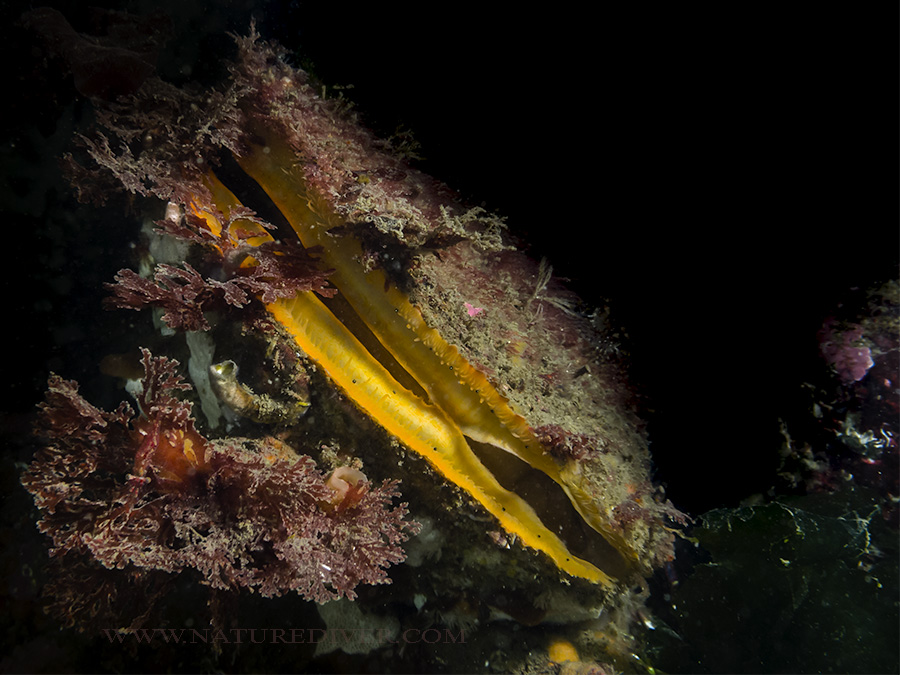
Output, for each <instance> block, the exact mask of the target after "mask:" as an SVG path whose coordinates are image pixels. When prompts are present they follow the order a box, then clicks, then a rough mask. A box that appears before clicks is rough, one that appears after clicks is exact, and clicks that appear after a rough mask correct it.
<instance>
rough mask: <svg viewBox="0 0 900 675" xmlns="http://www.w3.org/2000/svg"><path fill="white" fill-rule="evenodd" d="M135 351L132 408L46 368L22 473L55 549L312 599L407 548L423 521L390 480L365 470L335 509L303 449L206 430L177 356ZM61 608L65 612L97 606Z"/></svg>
mask: <svg viewBox="0 0 900 675" xmlns="http://www.w3.org/2000/svg"><path fill="white" fill-rule="evenodd" d="M143 363H144V368H145V372H146V374H145V378H144V380H143V391H142V392H141V393H140V394H139V395H138V396H137V403H138V407H139V409H140V413H139V414H137V415H136V414H135V413H134V411H133V410H132V408H131V406H129V405H128V404H126V403H123V404H122V405H120V406H119V408H118V409H117V410H116V411H115V412H112V413H110V412H106V411H103V410H100V409H98V408H96V407H94V406H92V405H91V404H90V403H88V402H87V401H86V400H85V399H84V398H83V397H82V396H81V395H80V394H79V393H78V385H77V384H76V383H75V382H72V381H67V380H64V379H62V378H60V377H59V376H57V375H52V376H51V377H50V383H49V389H48V391H47V396H46V401H45V402H44V403H43V404H41V406H40V421H39V428H40V429H41V433H42V435H43V437H44V438H45V445H44V446H43V447H42V448H41V449H40V450H39V451H38V452H37V454H36V455H35V458H34V461H33V462H32V463H31V465H30V466H29V467H28V468H27V470H26V471H25V473H24V475H23V478H22V482H23V484H24V485H25V487H26V488H27V489H28V491H29V492H31V494H32V495H33V496H34V499H35V503H36V505H37V507H38V509H39V510H40V513H41V519H40V522H39V528H40V530H41V531H42V532H44V533H46V534H48V535H49V536H50V537H51V539H52V540H53V549H52V551H51V554H52V555H53V556H55V557H63V556H69V555H71V556H73V561H78V562H77V564H78V566H79V569H81V570H82V572H83V574H82V576H84V575H85V574H87V575H88V576H89V571H90V570H91V569H96V570H98V571H99V570H100V568H99V567H96V563H99V564H100V565H102V566H103V568H106V570H123V572H122V573H123V575H126V576H130V577H135V578H138V579H141V578H143V577H144V576H146V575H153V578H154V579H155V578H156V577H155V575H156V574H157V573H159V572H166V573H175V572H181V571H183V570H187V569H193V570H196V571H197V572H199V574H200V575H201V576H202V578H203V583H205V584H207V585H209V586H211V587H212V588H216V589H236V588H241V587H243V588H249V589H252V590H256V591H258V592H259V593H260V594H262V595H264V596H266V597H270V596H277V595H281V594H284V593H288V592H291V591H296V592H297V593H299V594H300V595H301V596H303V597H304V598H307V599H310V600H314V601H317V602H325V601H327V600H332V599H335V598H340V597H347V598H350V599H353V598H355V597H356V594H355V591H354V588H355V587H356V586H357V585H358V584H360V583H369V584H382V583H390V579H389V578H388V577H387V573H386V568H387V567H389V566H390V565H392V564H395V563H398V562H402V561H403V560H404V559H405V555H404V553H403V550H402V548H401V546H400V545H401V544H402V542H404V541H405V540H406V539H407V537H408V535H409V534H410V533H415V532H416V531H417V529H418V525H417V524H416V523H414V522H410V521H408V520H405V518H406V515H407V508H406V504H400V505H399V506H392V502H393V500H394V498H395V497H397V496H398V495H399V493H398V492H397V482H396V481H385V482H384V483H383V484H382V485H380V486H377V487H371V486H369V484H368V482H362V483H361V486H360V488H359V489H358V490H357V491H356V493H355V499H354V500H353V503H352V504H350V505H349V506H347V508H341V509H335V508H332V504H331V502H332V500H333V499H334V491H333V489H332V488H331V487H329V486H328V485H327V484H326V480H325V477H324V476H323V475H322V473H321V472H319V471H318V470H317V469H316V466H315V462H314V461H313V460H312V459H311V458H309V457H306V456H301V457H299V458H292V459H288V458H285V456H284V455H278V456H275V455H272V454H271V453H266V452H264V451H260V450H261V449H262V448H261V447H260V446H261V445H262V444H263V442H262V441H252V440H247V439H223V440H220V441H208V440H207V439H205V438H203V437H202V436H201V435H200V434H199V433H198V432H197V431H196V429H195V428H194V423H193V419H192V418H191V414H190V412H191V408H190V404H189V403H187V402H185V401H183V400H181V399H180V398H178V397H177V396H176V393H177V392H179V391H183V390H186V389H189V388H190V386H189V385H188V384H186V383H185V382H183V381H182V379H181V377H180V376H179V375H178V373H177V371H176V367H177V365H178V362H177V361H174V360H171V359H166V358H164V357H158V358H157V357H152V356H151V355H150V353H149V351H147V350H143ZM263 450H264V449H263ZM91 561H93V562H91ZM107 577H108V573H107V572H105V571H104V572H103V578H104V579H107ZM148 578H150V577H148ZM72 593H76V594H77V593H78V591H77V589H76V588H74V587H73V589H72ZM79 597H81V596H79ZM85 597H86V596H85ZM75 600H76V598H75V597H74V596H73V602H74V601H75ZM56 606H57V609H61V610H62V611H63V612H64V613H66V614H67V616H66V617H64V618H65V619H66V620H67V621H69V622H71V621H72V620H73V617H72V616H71V613H72V612H76V611H79V610H78V609H77V608H78V607H82V609H83V610H84V611H87V608H88V607H90V606H92V605H91V603H90V602H87V601H86V600H85V598H81V600H79V601H78V603H75V604H73V605H71V606H69V609H65V607H66V605H61V604H59V603H56ZM86 618H90V617H86Z"/></svg>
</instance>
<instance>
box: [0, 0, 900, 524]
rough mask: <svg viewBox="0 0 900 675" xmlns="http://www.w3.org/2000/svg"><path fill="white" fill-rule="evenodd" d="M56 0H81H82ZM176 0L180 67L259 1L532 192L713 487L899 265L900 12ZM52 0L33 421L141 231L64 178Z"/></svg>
mask: <svg viewBox="0 0 900 675" xmlns="http://www.w3.org/2000/svg"><path fill="white" fill-rule="evenodd" d="M97 4H98V5H100V4H102V3H97ZM54 6H57V7H59V8H60V9H61V10H62V11H63V12H64V13H65V14H66V15H67V17H68V18H69V20H70V21H71V22H72V23H73V24H74V25H76V27H78V24H79V21H83V15H84V9H83V8H84V5H83V4H82V3H65V2H61V3H55V5H54ZM117 6H119V7H125V8H130V9H132V11H135V10H136V9H139V8H140V7H139V4H138V3H132V4H129V3H118V4H117ZM161 6H162V7H163V9H167V11H169V13H170V14H171V15H172V17H173V19H174V21H175V30H174V34H173V40H172V41H171V42H170V45H169V47H168V48H167V56H166V57H165V59H164V60H163V62H162V63H161V64H160V68H161V70H162V74H163V75H164V76H166V77H171V78H178V77H181V76H184V74H185V72H186V71H185V66H190V74H191V76H192V77H198V78H201V79H202V78H209V79H210V80H215V79H216V78H217V77H219V76H221V74H222V67H223V59H224V58H226V57H227V56H228V55H229V53H230V49H231V42H230V40H229V39H228V38H226V37H223V32H224V31H226V30H230V31H234V32H238V33H246V31H247V26H248V24H249V17H250V16H251V15H255V16H256V18H257V21H258V25H259V30H260V32H261V34H262V35H263V37H266V38H273V39H276V40H279V41H281V42H282V43H283V44H285V45H286V46H287V48H288V50H289V51H290V52H291V53H292V54H293V55H294V56H292V60H293V62H294V63H295V65H301V64H302V65H304V66H307V65H310V64H311V65H312V68H313V69H314V71H315V72H316V74H317V75H318V76H319V77H320V78H321V79H322V80H323V81H325V82H328V83H331V84H334V85H349V84H352V85H353V86H354V88H353V89H352V90H347V91H346V95H347V96H348V97H349V98H351V99H352V100H353V101H355V102H356V104H357V107H358V109H359V110H360V111H361V112H362V113H363V114H364V119H365V120H366V121H367V123H368V124H370V125H371V126H373V127H374V128H375V129H376V130H378V131H379V132H381V133H383V134H385V135H386V134H390V133H391V132H392V131H394V130H395V129H396V128H397V127H398V126H403V127H405V128H408V129H411V130H412V131H413V132H414V135H415V137H416V138H417V139H418V140H419V141H420V142H421V145H422V154H423V155H424V157H425V159H424V160H423V161H422V162H421V163H420V166H421V168H423V169H424V170H425V171H426V172H429V173H432V174H434V175H435V176H437V177H438V178H440V179H442V180H444V181H445V182H447V183H448V184H450V185H451V186H453V187H455V188H457V189H458V190H460V192H461V193H462V194H463V195H464V196H465V197H466V198H468V199H469V200H470V201H472V202H473V203H476V204H477V203H483V204H484V205H485V206H486V207H487V208H488V209H491V210H494V211H497V212H499V213H500V214H503V215H505V216H507V217H508V224H509V226H510V228H511V229H512V230H513V231H515V232H516V234H517V235H519V236H520V237H521V238H522V240H524V241H526V242H527V243H528V244H529V245H530V251H531V253H532V254H533V255H534V256H535V257H541V256H545V257H547V258H548V259H549V260H550V262H551V263H552V264H553V266H554V270H555V271H556V273H557V274H559V275H561V276H563V277H566V278H568V279H569V280H570V281H569V285H570V287H571V288H573V289H574V290H575V291H577V292H578V293H579V294H580V295H581V296H582V297H583V298H585V300H587V301H588V302H589V303H592V304H597V305H599V304H606V303H609V304H611V307H612V309H613V316H614V317H615V320H616V321H617V322H618V323H619V324H621V325H622V326H623V327H624V328H625V329H626V330H627V333H628V339H627V341H626V346H627V348H628V350H629V352H630V360H631V368H632V375H633V378H634V381H635V383H636V386H637V387H638V388H639V391H640V392H641V394H642V402H643V406H644V408H645V417H646V419H647V420H648V423H649V431H650V437H651V443H652V446H651V447H652V451H653V456H654V461H655V464H656V468H657V476H658V479H659V480H660V481H661V482H663V483H664V484H665V485H666V486H667V492H668V495H669V496H670V497H671V498H672V500H673V501H674V502H675V504H676V505H677V506H678V507H679V508H682V509H684V510H686V511H688V512H690V513H692V514H698V513H701V512H703V511H705V510H707V509H709V508H712V507H715V506H720V505H733V504H736V503H738V502H739V501H740V500H742V499H744V498H746V497H748V496H750V495H752V494H755V493H760V492H765V491H766V490H767V489H768V488H769V487H770V486H771V485H772V483H773V480H774V472H775V470H776V463H777V450H778V447H779V444H780V438H779V435H778V420H779V418H789V417H790V416H792V415H802V414H804V413H805V412H806V411H805V409H804V406H806V400H805V399H804V398H803V397H802V395H801V385H802V383H803V382H805V381H810V380H811V379H813V378H815V377H818V376H819V374H820V373H821V372H822V368H823V366H822V364H821V363H820V361H819V360H818V356H817V344H816V331H817V330H818V328H819V327H820V326H821V324H822V321H823V320H824V319H825V318H826V317H827V316H828V315H829V314H830V313H832V312H833V311H835V309H836V307H837V306H838V304H839V303H840V302H841V297H842V295H843V294H844V293H845V292H846V291H848V290H849V289H851V288H854V287H862V288H865V287H867V286H870V285H872V284H873V283H878V282H881V281H884V280H887V279H889V278H892V277H896V275H897V259H898V243H900V242H898V220H897V178H898V176H897V140H898V139H897V133H896V128H897V112H898V108H897V73H896V68H895V67H894V64H895V63H896V45H895V40H896V37H895V34H894V33H895V28H896V18H897V17H896V16H894V14H893V13H891V14H888V13H883V14H875V13H870V14H866V13H864V10H860V9H854V10H853V11H852V13H846V12H845V13H837V11H836V10H826V9H823V8H816V10H815V12H809V13H801V12H799V11H794V10H792V11H789V12H785V10H784V8H783V7H779V6H774V5H773V6H771V7H765V6H759V5H757V6H754V8H753V9H752V10H751V9H747V8H743V9H738V8H732V9H729V10H725V11H723V10H715V11H710V10H700V9H685V8H684V7H677V8H676V7H674V6H666V7H662V8H660V7H654V8H653V10H652V12H651V10H650V9H649V8H647V7H634V8H633V9H627V8H622V7H616V8H613V9H607V8H605V7H603V6H601V8H600V9H596V8H590V9H589V8H588V7H589V6H588V5H586V4H584V3H579V4H578V5H577V8H576V6H575V5H574V4H566V3H556V4H550V5H544V4H540V5H532V9H525V8H524V7H523V6H520V5H512V6H511V7H512V9H510V10H508V11H505V12H498V11H496V10H485V9H483V6H484V5H483V3H467V2H462V3H452V4H447V5H446V6H441V5H423V4H422V3H415V4H414V3H407V2H399V3H349V4H348V3H344V4H339V3H330V2H329V3H322V2H278V3H275V2H273V3H265V2H257V3H253V4H251V3H245V2H232V3H216V4H215V6H212V5H205V4H191V3H181V4H176V3H171V6H170V7H168V8H167V7H165V3H163V5H161ZM27 8H28V5H27V3H18V4H4V5H3V6H2V10H3V19H4V29H3V30H4V34H5V36H6V39H5V40H4V42H3V45H2V49H3V56H4V61H3V63H4V64H5V75H6V76H5V81H6V83H7V98H6V108H7V116H8V117H7V119H8V120H9V121H8V122H6V123H5V124H4V129H3V134H4V138H3V141H4V146H3V153H4V154H3V180H4V192H3V196H4V204H3V205H2V206H3V207H4V227H5V228H6V236H5V238H4V242H5V243H6V245H7V258H6V265H5V268H6V269H5V274H4V285H3V289H2V290H3V297H4V310H5V311H4V318H5V325H6V328H7V332H8V333H9V336H10V337H9V338H8V342H7V345H11V346H8V347H7V361H8V366H7V369H6V375H7V378H8V382H7V387H6V388H5V390H6V391H5V393H6V394H7V396H8V398H7V400H5V401H4V405H3V411H4V412H3V417H2V421H3V432H4V437H5V438H6V440H7V441H8V442H9V441H10V440H12V441H13V442H14V443H15V442H20V441H21V439H22V438H23V437H24V434H26V433H27V425H28V415H29V414H30V411H32V410H33V407H34V404H35V403H36V402H37V401H38V400H40V396H41V391H42V388H43V384H44V382H46V376H47V373H48V371H49V370H51V369H52V370H55V371H57V372H59V373H60V374H61V375H64V376H65V377H70V378H77V379H79V380H80V381H82V382H83V384H84V385H85V387H86V390H87V391H91V390H90V387H91V378H96V377H97V376H96V363H97V357H96V356H95V354H98V353H100V354H102V353H103V352H102V351H101V350H102V348H103V347H102V345H103V343H104V340H105V339H108V337H109V336H110V335H111V334H115V333H116V332H117V331H127V329H128V322H129V321H131V320H133V318H134V317H133V315H132V314H131V313H128V312H103V310H101V309H99V303H100V298H101V297H102V295H103V291H102V287H101V285H102V283H103V282H104V281H108V280H111V278H112V276H113V274H114V273H115V271H116V270H118V269H119V268H120V267H123V266H127V265H128V264H129V263H130V261H128V260H123V259H122V254H121V251H127V243H128V242H129V241H131V240H133V238H134V235H135V232H134V230H133V229H128V228H122V229H115V227H113V228H112V229H110V225H111V223H110V222H106V221H107V220H110V221H112V220H114V216H113V215H112V214H110V213H109V212H103V211H99V212H97V215H96V219H95V220H93V221H91V222H89V223H88V224H85V223H84V221H83V220H80V219H79V218H77V217H76V215H80V214H81V213H82V212H78V211H76V205H74V203H73V202H72V197H71V194H70V193H68V191H67V190H66V187H65V185H64V184H62V183H61V182H60V181H58V179H57V178H56V173H55V172H56V164H55V161H54V159H53V154H54V152H55V151H57V150H58V149H59V148H57V147H56V145H54V143H55V142H56V140H58V139H60V138H64V137H65V136H66V134H67V131H66V130H67V128H68V127H67V126H66V124H67V122H65V119H67V118H66V117H65V115H66V114H73V115H74V116H75V117H76V118H78V119H84V118H85V116H86V115H87V114H88V113H87V112H86V109H87V106H85V105H84V103H83V102H82V101H79V99H78V97H77V96H76V95H75V93H74V92H73V91H72V89H71V82H70V80H68V79H67V74H66V73H64V72H60V71H58V70H52V69H51V70H49V71H48V70H47V68H46V61H45V59H44V54H43V53H42V50H41V49H40V48H39V47H38V46H36V45H35V44H34V42H33V40H31V37H30V36H29V35H28V34H27V33H26V32H24V31H23V30H22V29H21V28H20V27H19V26H18V25H17V24H16V17H17V16H18V15H19V14H20V13H21V11H23V10H24V9H27ZM887 64H889V65H887ZM67 111H68V113H67ZM60 120H63V121H60ZM48 139H51V140H48ZM51 151H54V152H51ZM22 194H26V195H29V197H28V199H24V198H22V197H21V195H22ZM35 194H37V195H38V197H40V198H41V199H43V200H44V203H43V206H41V205H40V199H37V201H36V198H35V197H34V195H35ZM35 204H37V206H36V205H35ZM67 214H68V216H67ZM112 225H113V226H115V223H114V222H112ZM117 251H118V253H116V252H117ZM88 398H91V397H90V396H88ZM93 400H96V399H93ZM98 402H99V403H102V402H103V401H98Z"/></svg>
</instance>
